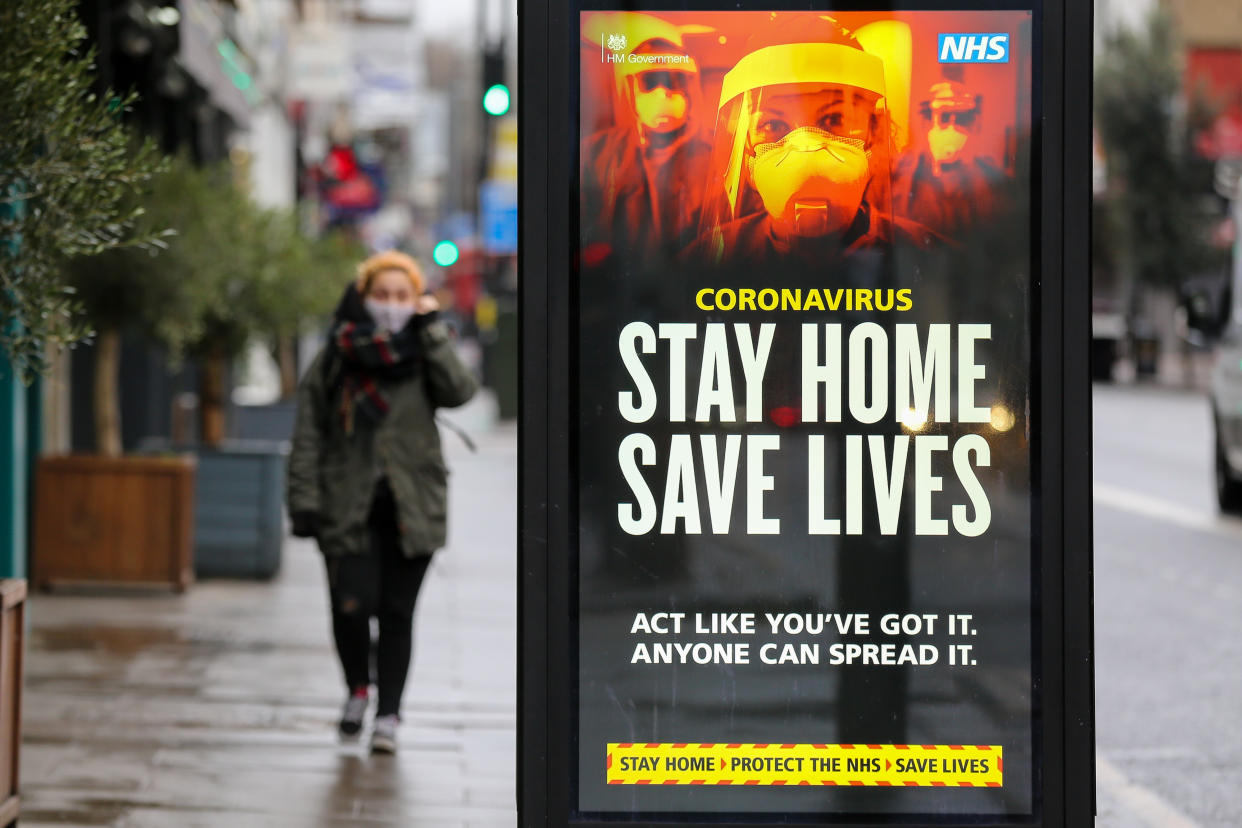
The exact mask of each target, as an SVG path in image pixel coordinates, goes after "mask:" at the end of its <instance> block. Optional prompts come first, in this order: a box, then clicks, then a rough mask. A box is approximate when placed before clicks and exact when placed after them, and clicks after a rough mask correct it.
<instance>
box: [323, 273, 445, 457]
mask: <svg viewBox="0 0 1242 828" xmlns="http://www.w3.org/2000/svg"><path fill="white" fill-rule="evenodd" d="M427 321H428V319H427V315H425V314H424V315H421V316H419V315H416V316H414V317H412V318H411V319H410V321H409V323H407V324H406V326H405V327H404V328H402V329H401V330H399V331H397V332H395V333H393V332H390V331H387V330H384V329H383V328H379V327H376V325H375V322H374V320H372V319H371V316H370V314H368V313H367V312H366V309H365V308H364V307H363V305H362V298H361V297H360V296H359V295H358V292H357V289H356V288H355V287H354V286H352V285H351V286H350V287H349V289H348V290H347V291H346V292H345V297H344V298H343V299H342V300H341V304H340V305H339V306H338V307H337V310H336V313H335V314H334V315H333V325H332V334H331V338H330V340H329V343H328V348H329V358H328V360H327V370H328V371H329V372H330V376H331V377H332V380H331V381H330V382H329V388H331V389H333V390H334V391H335V390H336V389H337V388H338V387H339V394H334V395H330V398H331V396H335V397H336V399H337V413H338V415H339V416H340V418H341V426H342V428H343V429H344V430H345V433H346V434H352V433H353V432H354V426H355V425H356V424H357V422H358V420H359V418H362V420H364V421H366V422H369V423H372V424H374V423H378V422H379V421H380V420H382V419H384V415H386V414H387V413H388V407H389V402H388V396H387V395H386V394H385V393H384V391H383V388H382V384H383V381H385V380H398V379H404V378H406V377H411V376H413V375H414V374H416V373H418V370H419V368H420V366H421V364H422V351H421V348H420V347H419V341H418V330H419V328H421V327H422V326H423V325H424V324H426V322H427Z"/></svg>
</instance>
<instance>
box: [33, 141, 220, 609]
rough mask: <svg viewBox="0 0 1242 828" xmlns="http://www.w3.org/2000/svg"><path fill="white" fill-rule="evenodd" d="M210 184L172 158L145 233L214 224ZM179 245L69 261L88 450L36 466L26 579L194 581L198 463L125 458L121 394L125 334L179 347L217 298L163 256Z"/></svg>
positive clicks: (153, 196)
mask: <svg viewBox="0 0 1242 828" xmlns="http://www.w3.org/2000/svg"><path fill="white" fill-rule="evenodd" d="M213 179H214V175H213V172H212V171H209V170H199V169H196V168H195V167H194V166H193V165H192V164H190V163H189V162H188V161H186V160H184V159H176V160H174V161H173V162H172V163H171V165H170V166H169V168H168V169H167V170H166V171H165V172H163V173H162V174H161V175H160V176H158V177H157V178H156V179H155V180H154V182H153V184H152V186H151V188H150V190H149V191H148V192H147V193H145V194H143V196H142V200H143V203H144V204H145V205H146V210H145V213H144V215H143V217H142V219H141V223H142V224H143V225H145V228H144V229H146V228H154V227H179V228H193V227H195V226H196V225H197V224H199V223H201V222H204V221H207V222H212V221H214V220H216V218H217V216H215V215H213V213H212V209H211V206H212V205H213V204H214V203H215V200H214V197H213V191H214V189H215V182H214V180H213ZM190 235H191V236H192V235H193V234H192V232H191V233H190ZM180 244H181V237H180V236H175V237H172V238H171V239H169V240H168V243H167V245H166V246H167V247H168V250H166V251H162V254H161V255H157V253H161V251H160V250H158V249H138V248H133V247H128V248H121V249H115V250H110V251H106V252H104V253H101V254H99V255H96V256H90V257H78V258H75V259H72V260H70V261H69V262H68V263H67V264H66V265H65V267H66V272H67V274H68V278H69V282H70V284H71V285H72V286H73V288H74V290H75V296H76V299H77V301H78V302H79V303H80V305H81V307H82V309H83V312H84V315H85V318H86V319H87V321H88V322H89V323H90V324H91V325H92V326H93V328H94V330H95V331H96V335H95V351H94V358H95V359H94V372H93V374H94V376H93V380H94V382H93V394H92V397H93V400H92V401H93V409H94V426H95V429H94V430H95V447H96V453H95V454H93V455H70V456H60V457H44V458H41V459H40V461H39V464H38V466H37V471H36V504H37V510H36V519H35V541H36V546H35V555H34V563H35V566H34V577H35V580H36V582H37V583H38V584H39V585H41V586H44V587H47V586H51V585H53V584H55V583H63V582H107V583H155V584H166V585H170V586H172V587H173V588H174V589H176V590H179V591H180V590H184V589H185V588H186V587H187V586H188V585H189V583H190V581H191V580H192V576H193V565H192V560H193V558H192V545H191V527H192V522H193V488H194V486H193V484H194V467H195V459H194V457H193V456H192V455H190V454H188V453H183V454H160V455H142V454H140V455H129V456H125V455H122V451H121V448H122V447H121V437H120V413H119V411H120V406H119V396H118V392H119V376H118V365H119V352H120V342H121V338H122V334H123V333H124V332H134V333H138V334H140V335H142V336H143V337H145V338H146V339H148V340H150V341H153V342H155V343H157V344H159V345H162V346H163V347H165V348H167V349H168V350H169V351H170V353H173V354H177V353H180V352H181V351H182V350H183V349H184V348H185V347H186V345H187V343H188V342H189V341H190V340H191V339H193V338H194V337H195V336H196V335H197V328H198V326H199V325H200V324H201V323H200V319H201V310H200V309H201V307H202V306H204V305H205V304H206V303H208V302H210V301H212V299H213V296H212V292H213V289H212V286H211V285H210V284H208V283H205V282H204V281H203V280H201V279H198V278H196V277H195V276H194V275H193V274H191V273H187V272H185V271H184V270H182V269H180V268H178V267H177V263H176V261H175V259H176V257H175V256H173V255H171V251H172V250H174V249H176V248H177V247H178V246H179V245H180ZM162 246H163V245H162Z"/></svg>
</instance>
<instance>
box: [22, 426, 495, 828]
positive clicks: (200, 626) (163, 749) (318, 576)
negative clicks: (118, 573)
mask: <svg viewBox="0 0 1242 828" xmlns="http://www.w3.org/2000/svg"><path fill="white" fill-rule="evenodd" d="M473 436H474V438H475V440H476V441H477V442H478V443H479V451H478V453H475V454H471V453H469V452H467V451H466V450H465V449H464V448H463V445H462V443H461V442H460V441H459V440H457V438H456V437H454V436H453V435H452V434H449V433H446V434H445V449H446V454H447V455H448V461H449V466H450V467H451V468H452V470H453V475H452V479H451V484H450V489H451V498H452V499H451V504H450V541H449V544H450V545H449V547H448V548H447V549H446V550H444V551H443V552H441V553H440V554H439V555H438V556H437V558H436V559H435V561H434V562H433V564H432V567H431V570H430V574H429V575H428V578H427V581H426V583H425V585H424V587H423V592H422V595H421V598H420V601H419V607H418V614H417V617H416V621H415V624H416V629H415V654H414V667H413V672H412V675H411V680H410V683H409V685H408V686H407V690H406V697H405V704H404V710H403V714H404V716H403V719H404V721H403V724H402V729H401V734H400V741H401V752H400V753H399V755H397V756H395V757H382V756H381V757H372V756H370V755H369V754H368V752H367V751H366V749H365V744H366V743H365V740H364V741H363V742H361V743H359V744H355V745H342V744H339V743H338V741H337V738H336V733H335V721H336V717H337V715H338V713H339V709H340V705H341V703H342V701H343V699H344V690H343V687H342V683H341V678H340V668H339V666H338V665H337V663H336V659H335V656H334V655H333V652H332V649H331V639H330V634H329V619H328V609H327V592H326V586H325V582H324V575H323V571H322V564H321V560H320V558H319V555H318V553H317V552H316V551H315V550H314V547H313V544H311V543H310V542H307V541H299V540H294V539H289V540H288V542H287V543H286V546H285V553H284V564H283V569H282V571H281V573H280V575H279V576H278V577H277V578H276V579H275V580H274V581H272V582H259V583H256V582H243V581H219V580H217V581H200V582H199V583H197V584H195V585H194V586H192V587H191V588H190V590H189V591H188V592H187V593H186V594H185V595H182V596H175V595H169V594H159V593H146V592H130V593H116V592H110V593H106V594H101V593H97V592H96V593H75V594H61V593H54V594H48V595H44V594H35V595H33V596H32V597H31V599H30V604H29V609H28V612H29V618H30V633H29V648H28V654H27V663H26V664H27V668H26V690H25V693H26V695H25V697H24V708H25V709H24V716H23V727H24V745H23V749H22V766H21V773H22V797H23V803H22V818H21V824H22V826H23V828H25V826H43V825H57V826H73V825H77V826H125V827H126V828H130V827H131V826H132V827H133V828H145V826H176V828H182V827H183V826H184V827H185V828H198V827H199V826H202V828H215V827H216V826H229V828H248V826H263V827H264V828H267V827H268V826H273V827H274V828H283V826H352V825H358V826H378V825H385V826H386V825H400V826H419V828H423V827H424V826H489V827H490V826H512V825H514V824H516V816H515V812H514V808H515V806H514V745H515V741H514V740H515V737H514V726H515V713H514V677H515V654H514V643H515V630H516V620H515V618H516V597H515V583H514V579H515V575H516V558H515V533H514V525H515V501H516V490H515V477H516V432H515V430H514V429H513V428H512V427H507V428H506V427H501V428H498V429H491V430H487V431H484V432H478V431H476V432H475V433H474V434H473Z"/></svg>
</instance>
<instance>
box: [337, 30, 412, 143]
mask: <svg viewBox="0 0 1242 828" xmlns="http://www.w3.org/2000/svg"><path fill="white" fill-rule="evenodd" d="M350 40H351V46H350V48H351V52H352V55H353V57H352V60H353V90H352V92H351V97H350V103H351V105H352V109H353V123H354V127H355V128H357V129H360V130H368V129H384V128H386V127H402V128H405V127H408V126H409V124H410V118H411V113H413V112H414V109H415V107H416V105H417V94H418V90H419V88H420V87H421V86H422V85H423V83H422V80H423V79H422V72H421V70H420V67H419V66H418V63H417V61H416V54H417V50H416V45H417V40H416V39H415V38H414V37H413V36H412V32H411V30H410V28H409V26H406V25H400V24H388V23H359V24H356V25H354V26H353V28H352V29H351V30H350Z"/></svg>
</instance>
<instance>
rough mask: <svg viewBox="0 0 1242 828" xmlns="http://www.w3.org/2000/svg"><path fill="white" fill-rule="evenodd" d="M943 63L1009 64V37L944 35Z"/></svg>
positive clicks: (941, 38) (942, 47)
mask: <svg viewBox="0 0 1242 828" xmlns="http://www.w3.org/2000/svg"><path fill="white" fill-rule="evenodd" d="M940 62H941V63H1008V62H1009V35H1007V34H1003V33H994V34H942V35H940Z"/></svg>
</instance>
